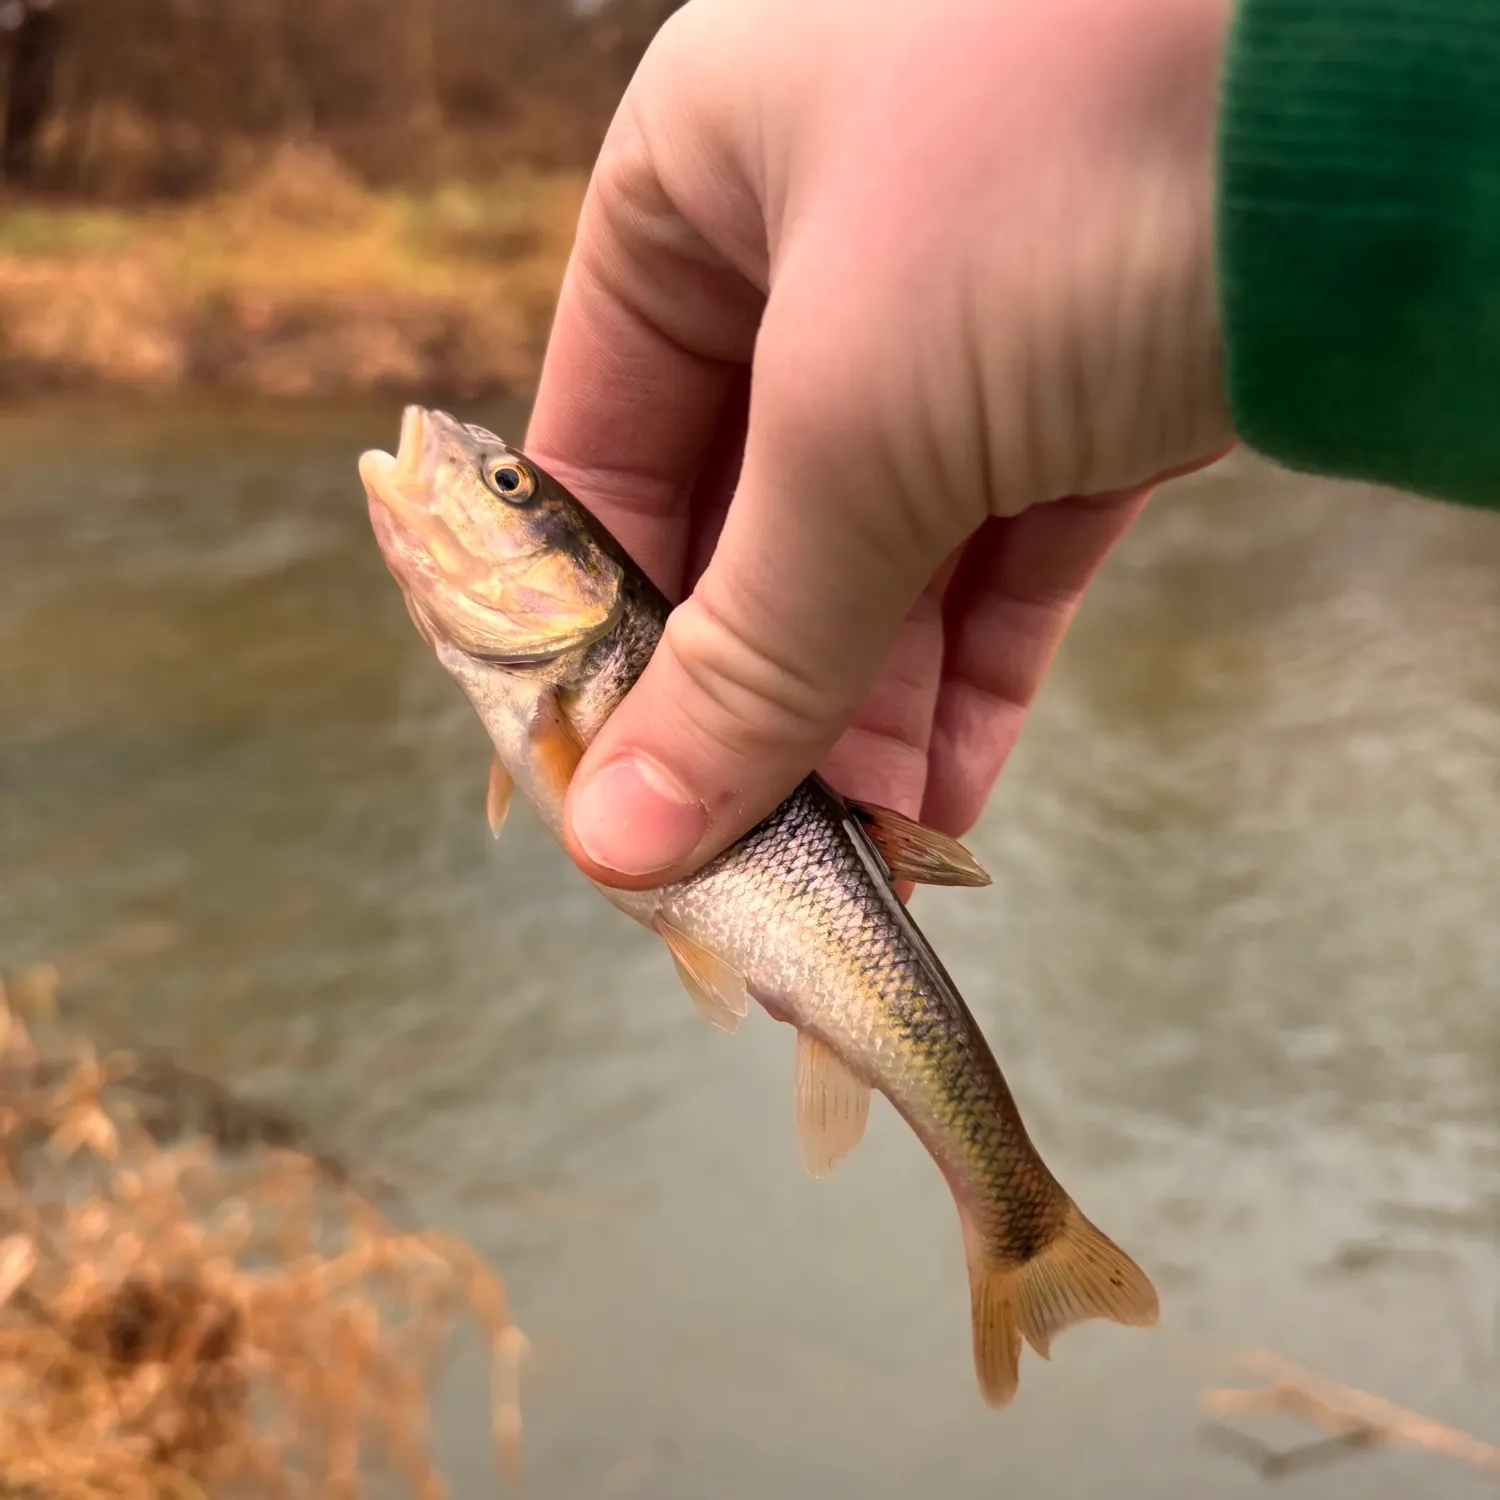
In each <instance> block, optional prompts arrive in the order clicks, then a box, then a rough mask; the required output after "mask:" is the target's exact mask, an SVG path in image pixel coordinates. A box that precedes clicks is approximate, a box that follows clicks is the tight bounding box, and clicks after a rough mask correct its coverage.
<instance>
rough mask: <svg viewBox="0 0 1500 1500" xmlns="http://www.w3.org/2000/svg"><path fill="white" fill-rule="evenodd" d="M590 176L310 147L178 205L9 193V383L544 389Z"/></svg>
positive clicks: (0, 311) (155, 389)
mask: <svg viewBox="0 0 1500 1500" xmlns="http://www.w3.org/2000/svg"><path fill="white" fill-rule="evenodd" d="M585 183H586V179H585V178H584V176H583V175H582V174H575V173H542V174H539V173H517V174H514V175H511V176H507V177H505V178H502V179H497V180H496V181H494V182H492V183H484V184H476V183H454V184H448V185H444V186H439V187H435V188H433V189H431V190H428V191H424V192H403V193H392V192H375V191H372V190H370V189H367V188H365V187H363V186H362V185H360V184H359V183H358V182H357V181H356V180H355V179H353V178H352V177H350V176H349V175H348V174H347V173H345V172H344V171H343V170H342V169H341V168H340V167H339V166H338V165H337V164H336V163H335V162H333V161H332V160H331V159H330V158H328V157H326V156H323V155H320V154H318V153H315V152H310V151H308V150H306V149H302V148H298V149H288V150H284V151H282V152H281V153H279V154H278V155H277V156H276V157H275V158H273V159H272V161H271V162H270V163H269V164H268V165H267V166H266V168H265V169H264V170H263V171H262V172H261V173H259V174H258V175H257V176H256V177H254V178H253V179H251V180H250V181H248V182H247V183H245V184H244V185H243V186H241V187H240V188H238V189H235V190H232V191H229V192H225V193H222V194H218V195H216V196H214V197H212V198H209V199H205V200H202V201H199V202H195V203H191V204H186V205H182V206H176V207H149V208H119V209H116V208H105V207H95V206H88V205H76V204H64V203H49V202H46V201H42V200H24V201H21V202H16V203H0V393H3V394H6V395H15V394H17V393H22V392H27V391H36V392H41V391H44V390H45V391H73V390H79V391H86V390H99V391H108V390H120V391H133V392H140V393H152V394H170V393H178V392H184V391H188V390H204V391H221V392H224V393H234V394H243V395H257V396H293V397H297V396H353V395H364V394H376V393H393V394H400V393H409V392H411V391H414V390H422V391H424V392H426V393H428V394H429V395H440V396H443V397H451V398H456V399H473V398H477V397H484V396H490V395H495V394H507V393H516V392H520V391H526V390H529V389H531V388H532V387H533V386H534V384H535V380H536V376H537V374H538V372H539V369H540V364H541V356H542V352H543V350H544V348H545V343H546V336H547V330H548V328H549V326H550V323H551V317H552V309H553V305H554V302H555V299H556V295H557V288H558V286H559V284H560V283H561V280H562V273H563V268H564V266H565V264H566V260H567V254H568V249H569V247H570V245H571V243H572V236H573V227H574V224H575V222H576V219H577V214H578V208H579V206H580V204H581V203H582V199H583V191H584V187H585Z"/></svg>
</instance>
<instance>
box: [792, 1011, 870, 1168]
mask: <svg viewBox="0 0 1500 1500" xmlns="http://www.w3.org/2000/svg"><path fill="white" fill-rule="evenodd" d="M869 1118H870V1085H869V1084H867V1083H866V1082H865V1081H864V1079H862V1078H859V1077H856V1076H855V1074H854V1073H853V1072H851V1071H850V1068H849V1065H848V1064H847V1063H846V1062H845V1061H844V1060H843V1058H841V1057H840V1056H839V1055H838V1053H837V1052H835V1051H834V1050H833V1048H832V1047H830V1046H829V1045H828V1044H827V1043H826V1042H822V1041H819V1040H818V1038H817V1037H815V1036H810V1035H809V1034H808V1033H807V1032H805V1031H799V1032H798V1033H797V1143H798V1145H799V1146H800V1147H801V1148H802V1165H803V1166H805V1167H806V1168H807V1170H808V1171H809V1172H811V1173H812V1175H813V1176H814V1177H827V1176H828V1174H829V1173H830V1172H832V1171H833V1169H834V1168H835V1167H836V1166H838V1164H839V1163H840V1162H841V1161H843V1159H844V1158H845V1157H846V1156H848V1154H849V1153H850V1152H851V1151H852V1150H853V1149H854V1148H855V1147H856V1146H857V1145H859V1142H860V1137H861V1136H863V1135H864V1133H865V1122H866V1121H867V1120H868V1119H869Z"/></svg>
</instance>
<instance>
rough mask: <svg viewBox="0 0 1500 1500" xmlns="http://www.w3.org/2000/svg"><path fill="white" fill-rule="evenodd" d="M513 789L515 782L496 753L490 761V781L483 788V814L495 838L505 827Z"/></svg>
mask: <svg viewBox="0 0 1500 1500" xmlns="http://www.w3.org/2000/svg"><path fill="white" fill-rule="evenodd" d="M515 789H516V784H515V782H514V781H512V780H511V775H510V772H509V771H507V770H506V769H505V767H504V765H503V764H502V763H501V760H500V757H499V756H498V755H497V756H496V757H495V758H494V760H492V761H491V762H490V781H489V785H488V786H487V787H486V788H485V789H484V816H485V819H486V821H487V822H488V823H489V825H490V832H491V833H492V834H494V836H495V837H496V838H499V837H500V830H501V829H502V828H504V827H505V819H506V817H507V815H508V814H509V812H510V798H511V793H512V792H514V791H515Z"/></svg>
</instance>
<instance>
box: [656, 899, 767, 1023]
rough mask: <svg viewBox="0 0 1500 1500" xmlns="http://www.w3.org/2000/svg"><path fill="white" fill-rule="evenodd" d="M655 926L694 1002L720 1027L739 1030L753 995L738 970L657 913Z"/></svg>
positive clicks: (684, 986)
mask: <svg viewBox="0 0 1500 1500" xmlns="http://www.w3.org/2000/svg"><path fill="white" fill-rule="evenodd" d="M654 926H655V928H656V930H657V932H659V933H660V934H661V936H662V938H663V939H664V940H665V942H666V945H667V949H668V951H669V952H670V953H671V955H672V962H673V963H674V964H676V965H677V974H678V977H679V978H680V979H681V980H682V985H683V988H684V989H685V990H686V991H687V992H688V994H689V995H691V996H692V999H693V1004H694V1005H696V1006H697V1007H698V1009H699V1011H700V1012H701V1013H702V1014H703V1015H704V1016H705V1017H706V1018H707V1019H708V1020H710V1021H712V1022H713V1024H714V1025H715V1026H717V1027H718V1028H719V1030H720V1031H730V1032H732V1031H734V1030H736V1029H737V1028H738V1026H739V1024H740V1019H741V1018H742V1017H743V1016H744V1015H745V1013H746V1012H747V1011H748V1010H749V1009H750V995H749V992H748V990H746V988H745V981H744V978H743V977H742V976H741V974H740V973H739V971H738V970H737V969H734V968H731V967H730V965H729V964H726V963H725V962H724V961H723V959H721V958H716V957H715V956H714V955H713V954H712V953H710V952H709V951H708V949H707V948H704V947H702V946H700V945H699V944H698V943H695V942H694V941H693V940H692V938H690V937H688V936H687V934H686V933H683V932H679V931H678V930H677V929H676V928H675V927H673V926H672V925H671V924H670V923H669V922H666V921H664V920H663V919H662V918H660V917H658V918H657V919H656V922H655V924H654Z"/></svg>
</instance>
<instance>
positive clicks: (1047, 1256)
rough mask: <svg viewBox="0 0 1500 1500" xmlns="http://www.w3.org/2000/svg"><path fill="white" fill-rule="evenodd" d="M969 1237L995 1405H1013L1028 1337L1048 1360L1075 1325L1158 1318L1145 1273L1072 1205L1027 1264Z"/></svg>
mask: <svg viewBox="0 0 1500 1500" xmlns="http://www.w3.org/2000/svg"><path fill="white" fill-rule="evenodd" d="M968 1240H969V1247H970V1248H969V1293H970V1297H971V1299H972V1304H973V1314H974V1369H975V1373H976V1374H977V1375H978V1377H979V1389H980V1391H981V1392H982V1393H983V1395H984V1399H985V1401H986V1402H988V1403H989V1405H991V1406H995V1407H1000V1406H1008V1405H1009V1404H1010V1401H1011V1398H1012V1397H1013V1396H1014V1395H1015V1393H1016V1386H1017V1384H1018V1383H1019V1378H1020V1376H1019V1370H1020V1363H1021V1340H1022V1338H1023V1337H1024V1338H1025V1340H1026V1342H1027V1343H1028V1344H1030V1345H1031V1347H1032V1348H1033V1349H1035V1350H1036V1352H1037V1353H1038V1354H1040V1355H1041V1356H1042V1358H1043V1359H1047V1358H1050V1355H1051V1347H1052V1340H1053V1339H1054V1338H1055V1337H1056V1336H1057V1335H1058V1334H1059V1333H1061V1332H1062V1331H1063V1330H1064V1329H1066V1328H1071V1327H1072V1326H1073V1325H1074V1324H1075V1323H1085V1322H1087V1321H1089V1320H1090V1319H1091V1318H1109V1319H1110V1320H1111V1321H1113V1322H1116V1323H1123V1324H1125V1325H1126V1326H1127V1327H1131V1328H1149V1327H1151V1326H1152V1325H1153V1324H1154V1323H1155V1322H1156V1318H1157V1312H1158V1306H1157V1300H1156V1289H1155V1287H1153V1286H1152V1285H1151V1282H1150V1280H1149V1279H1148V1278H1147V1276H1146V1273H1145V1272H1144V1271H1142V1270H1141V1268H1140V1267H1139V1266H1138V1265H1136V1263H1135V1262H1134V1261H1133V1260H1131V1258H1130V1257H1129V1256H1128V1255H1126V1254H1125V1252H1124V1251H1123V1250H1121V1249H1120V1248H1119V1246H1118V1245H1116V1244H1115V1243H1114V1242H1113V1241H1112V1240H1110V1239H1109V1238H1108V1237H1107V1236H1106V1235H1103V1234H1101V1233H1100V1232H1099V1231H1098V1230H1097V1229H1095V1228H1094V1226H1093V1225H1092V1224H1090V1223H1089V1221H1088V1220H1087V1219H1086V1218H1084V1216H1083V1215H1082V1214H1081V1213H1080V1212H1079V1211H1078V1209H1077V1207H1076V1206H1075V1205H1073V1204H1071V1203H1070V1204H1069V1205H1068V1211H1067V1215H1066V1216H1065V1218H1064V1219H1063V1224H1062V1228H1061V1229H1060V1230H1059V1231H1058V1233H1057V1235H1056V1236H1055V1238H1054V1239H1053V1240H1052V1242H1051V1243H1050V1244H1049V1245H1048V1246H1047V1247H1046V1249H1044V1250H1041V1251H1039V1252H1038V1253H1037V1254H1036V1255H1034V1256H1033V1257H1032V1258H1031V1259H1030V1260H1028V1261H1026V1262H1024V1263H1023V1264H1021V1265H1017V1264H1015V1262H1014V1261H1009V1262H1007V1261H1004V1260H1000V1259H997V1258H995V1257H994V1256H993V1255H992V1254H991V1253H990V1252H989V1251H988V1250H987V1249H986V1247H985V1246H984V1243H983V1241H982V1240H981V1239H980V1238H979V1237H978V1236H977V1235H971V1236H969V1237H968Z"/></svg>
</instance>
